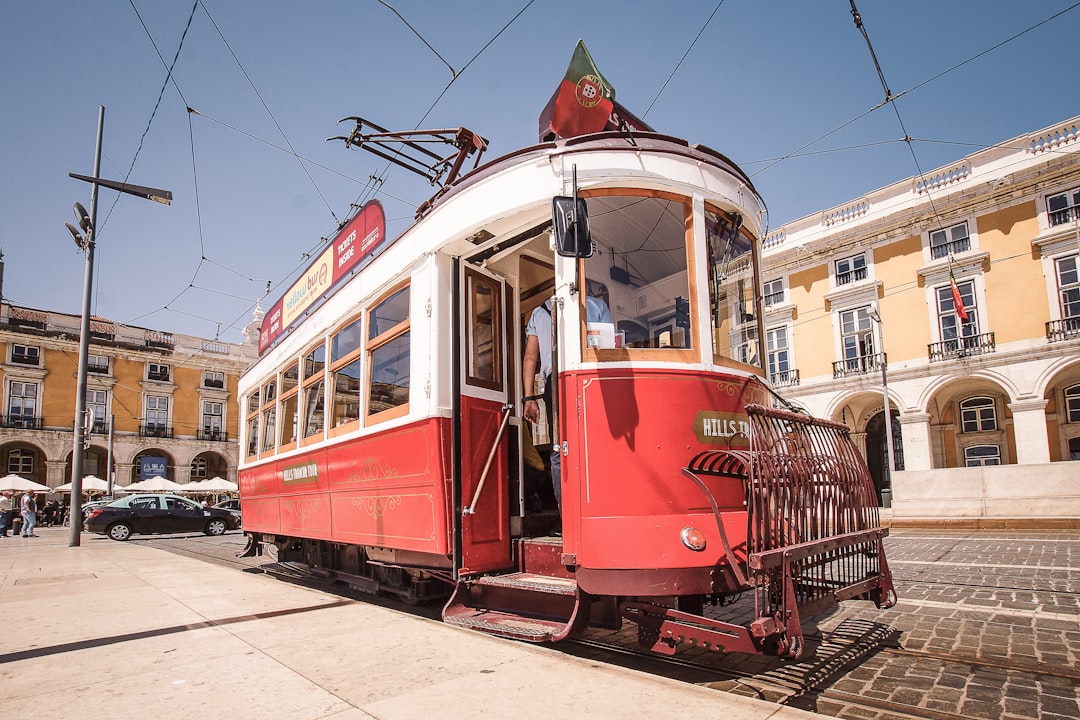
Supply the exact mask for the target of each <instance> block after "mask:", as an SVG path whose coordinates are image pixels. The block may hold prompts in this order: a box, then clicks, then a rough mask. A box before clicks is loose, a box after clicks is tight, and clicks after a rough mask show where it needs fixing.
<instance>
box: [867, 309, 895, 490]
mask: <svg viewBox="0 0 1080 720" xmlns="http://www.w3.org/2000/svg"><path fill="white" fill-rule="evenodd" d="M870 319H871V320H876V321H877V326H878V341H879V342H880V343H881V351H880V355H881V396H882V400H883V401H884V405H885V454H886V457H885V478H884V480H885V482H884V483H882V489H883V490H884V489H886V488H888V489H889V491H890V495H891V493H892V474H893V462H894V458H893V436H892V408H891V407H890V406H889V375H888V371H887V367H888V363H887V362H886V361H885V326H884V323H882V322H881V315H880V314H878V312H877V310H876V308H875V311H874V312H873V313H872V314H871V315H870Z"/></svg>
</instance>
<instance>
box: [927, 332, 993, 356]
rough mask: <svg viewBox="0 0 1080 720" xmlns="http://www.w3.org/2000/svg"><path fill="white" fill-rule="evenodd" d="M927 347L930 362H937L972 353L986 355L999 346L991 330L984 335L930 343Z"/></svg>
mask: <svg viewBox="0 0 1080 720" xmlns="http://www.w3.org/2000/svg"><path fill="white" fill-rule="evenodd" d="M926 347H927V351H928V353H929V355H930V362H937V361H939V360H949V359H952V358H962V357H968V356H970V355H985V354H986V353H992V352H994V350H995V349H996V347H997V346H996V345H995V344H994V333H992V332H989V333H983V334H982V335H968V336H967V337H962V338H953V339H952V340H944V341H942V342H936V343H930V344H929V345H927V346H926Z"/></svg>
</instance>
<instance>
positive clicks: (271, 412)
mask: <svg viewBox="0 0 1080 720" xmlns="http://www.w3.org/2000/svg"><path fill="white" fill-rule="evenodd" d="M276 419H277V408H275V407H269V408H267V409H266V410H263V444H262V451H263V452H264V453H266V452H272V451H273V449H274V440H275V439H276V438H275V437H274V433H275V432H276V430H275V425H276V423H275V420H276Z"/></svg>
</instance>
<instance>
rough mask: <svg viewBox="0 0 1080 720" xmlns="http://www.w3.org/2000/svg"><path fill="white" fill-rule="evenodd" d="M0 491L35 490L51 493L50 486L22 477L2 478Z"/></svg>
mask: <svg viewBox="0 0 1080 720" xmlns="http://www.w3.org/2000/svg"><path fill="white" fill-rule="evenodd" d="M0 490H33V491H34V492H49V490H51V488H50V487H49V486H48V485H42V484H41V483H36V482H34V481H33V480H27V479H26V478H24V477H22V476H21V475H14V474H13V475H5V476H4V477H2V478H0Z"/></svg>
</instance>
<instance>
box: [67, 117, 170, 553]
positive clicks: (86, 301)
mask: <svg viewBox="0 0 1080 720" xmlns="http://www.w3.org/2000/svg"><path fill="white" fill-rule="evenodd" d="M104 128H105V106H104V105H102V106H100V107H99V108H98V128H97V148H96V151H95V154H94V175H93V176H92V177H88V176H86V175H76V174H75V173H69V175H70V176H71V177H73V178H75V179H76V180H83V181H85V182H88V183H90V185H91V187H92V190H91V191H90V212H87V211H86V208H84V207H83V206H82V204H81V203H75V219H76V220H77V221H78V223H79V227H77V228H76V227H75V226H74V225H72V224H71V223H64V224H65V225H66V226H67V229H68V232H69V233H71V237H72V238H73V239H74V240H75V244H76V245H77V246H78V247H79V249H80V250H83V251H85V252H86V274H85V276H84V278H83V304H82V324H81V326H80V331H79V370H78V377H77V382H76V386H75V442H74V443H73V445H74V447H73V450H72V453H71V506H70V508H69V516H70V517H71V532H70V534H69V536H68V546H69V547H77V546H78V545H79V542H80V537H81V532H82V478H83V453H84V452H85V451H86V449H87V447H88V446H89V442H88V441H87V439H86V436H87V435H88V434H89V433H90V430H91V428H92V427H93V422H94V421H93V418H92V417H90V415H89V414H88V412H87V408H86V371H87V361H88V358H89V355H90V299H91V295H92V291H93V285H94V245H95V242H96V241H95V230H96V228H97V199H98V188H99V187H101V186H104V187H107V188H111V189H113V190H117V191H119V192H122V193H127V194H128V195H136V196H138V197H142V198H146V199H147V200H153V201H155V202H159V203H162V204H164V205H168V204H169V203H170V202H172V193H171V192H170V191H168V190H158V189H156V188H149V187H142V186H140V185H129V184H127V183H122V182H117V181H115V180H104V179H102V178H101V177H100V175H101V137H102V133H103V131H104ZM80 231H81V232H80ZM107 471H108V476H109V486H110V487H112V468H111V467H109V468H107Z"/></svg>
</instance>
